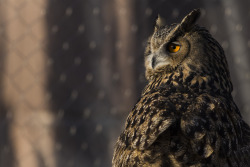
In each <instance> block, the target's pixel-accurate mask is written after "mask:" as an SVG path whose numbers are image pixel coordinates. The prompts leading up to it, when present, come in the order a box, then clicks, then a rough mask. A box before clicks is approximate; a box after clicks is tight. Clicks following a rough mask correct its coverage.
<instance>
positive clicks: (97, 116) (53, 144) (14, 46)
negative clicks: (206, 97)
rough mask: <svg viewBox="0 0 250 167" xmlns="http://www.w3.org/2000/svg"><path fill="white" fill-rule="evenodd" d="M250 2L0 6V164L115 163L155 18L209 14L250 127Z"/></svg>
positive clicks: (37, 0) (1, 0)
mask: <svg viewBox="0 0 250 167" xmlns="http://www.w3.org/2000/svg"><path fill="white" fill-rule="evenodd" d="M249 6H250V1H248V0H241V1H240V2H239V1H236V0H221V1H220V0H210V1H206V0H200V1H197V0H175V1H170V0H47V1H45V0H19V1H15V0H0V35H1V38H0V69H1V71H0V93H1V94H0V109H1V110H0V167H45V166H47V167H83V166H87V167H88V166H90V167H92V166H96V167H97V166H102V167H106V166H110V165H111V158H112V153H113V146H114V143H115V141H116V139H117V137H118V135H119V133H120V132H121V129H122V127H123V125H124V122H125V119H126V116H127V115H128V113H129V111H130V109H131V108H132V107H133V105H134V104H135V103H136V101H137V99H138V98H139V96H140V93H141V91H142V89H143V87H144V86H145V84H146V80H145V78H144V62H143V52H144V47H145V42H146V40H147V38H148V36H149V35H150V33H152V31H153V27H154V23H155V19H156V18H157V15H158V14H161V15H162V16H163V17H165V18H166V21H167V23H168V24H171V23H174V22H179V21H181V19H182V18H183V16H185V15H186V14H187V13H188V12H190V11H191V10H192V9H194V8H202V17H201V18H200V20H199V21H198V23H199V24H200V25H202V26H205V27H206V28H207V29H208V30H209V31H210V32H211V33H212V34H213V36H214V37H215V38H216V39H217V40H218V41H219V43H220V44H221V45H222V46H223V48H224V49H225V52H226V56H227V59H228V62H229V66H230V71H231V77H232V81H233V84H234V91H233V96H234V99H235V101H236V102H237V104H238V106H239V108H240V110H241V112H242V115H243V116H244V119H245V120H246V121H247V122H250V67H249V64H250V55H249V54H248V52H249V51H250V33H249V29H250V24H249V20H250V12H249V11H250V10H249Z"/></svg>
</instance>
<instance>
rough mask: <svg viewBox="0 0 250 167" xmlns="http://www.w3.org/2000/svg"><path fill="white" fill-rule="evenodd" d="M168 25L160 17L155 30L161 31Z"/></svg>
mask: <svg viewBox="0 0 250 167" xmlns="http://www.w3.org/2000/svg"><path fill="white" fill-rule="evenodd" d="M165 25H166V21H165V19H164V18H162V17H161V16H160V15H158V18H157V20H156V25H155V30H157V29H159V28H160V27H163V26H165Z"/></svg>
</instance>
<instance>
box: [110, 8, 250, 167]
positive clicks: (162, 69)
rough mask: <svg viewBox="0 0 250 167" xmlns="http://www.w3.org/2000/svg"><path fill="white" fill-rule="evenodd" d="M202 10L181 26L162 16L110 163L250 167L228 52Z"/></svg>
mask: <svg viewBox="0 0 250 167" xmlns="http://www.w3.org/2000/svg"><path fill="white" fill-rule="evenodd" d="M199 16H200V10H199V9H196V10H193V11H192V12H191V13H189V14H188V15H187V16H186V17H185V18H184V19H183V20H182V21H181V23H179V24H173V25H170V26H167V25H165V24H164V23H163V21H162V19H161V18H160V17H159V18H158V19H157V21H156V26H155V30H154V33H153V35H152V36H151V37H150V39H149V41H148V45H147V48H146V52H145V67H146V78H147V80H148V85H147V86H146V87H145V89H144V91H143V93H142V95H141V98H140V100H139V101H138V102H137V104H136V105H135V106H134V108H133V109H132V111H131V112H130V114H129V116H128V118H127V121H126V124H125V129H124V131H123V132H122V133H121V135H120V137H119V139H118V141H117V143H116V146H115V151H114V157H113V160H112V164H113V167H127V166H157V167H158V166H159V167H163V166H178V167H181V166H250V151H249V150H250V149H249V143H250V128H249V126H248V125H247V124H246V123H245V122H244V121H243V120H242V117H241V114H240V112H239V109H238V108H237V106H236V104H235V103H234V100H233V98H232V95H231V92H232V90H233V87H232V83H231V80H230V74H229V71H228V65H227V61H226V57H225V55H224V51H223V49H222V47H221V46H220V44H219V43H218V42H217V41H216V40H215V39H214V38H213V37H212V36H211V34H210V33H209V32H208V31H207V30H206V29H205V28H203V27H200V26H198V25H196V24H195V23H196V20H197V19H198V18H199Z"/></svg>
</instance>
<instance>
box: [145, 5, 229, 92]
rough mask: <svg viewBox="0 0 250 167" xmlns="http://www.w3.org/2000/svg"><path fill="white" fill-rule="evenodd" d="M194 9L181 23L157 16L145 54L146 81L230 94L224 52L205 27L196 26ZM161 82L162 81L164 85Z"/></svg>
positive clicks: (197, 10) (196, 13)
mask: <svg viewBox="0 0 250 167" xmlns="http://www.w3.org/2000/svg"><path fill="white" fill-rule="evenodd" d="M200 14H201V12H200V10H199V9H195V10H193V11H192V12H190V13H189V14H188V15H187V16H185V17H184V18H183V20H182V21H181V22H180V23H179V24H173V25H170V26H167V25H165V23H164V21H163V19H162V18H161V17H158V19H157V21H156V26H155V30H154V33H153V35H152V36H151V37H150V39H149V41H148V45H147V48H146V52H145V67H146V78H147V79H148V80H149V81H152V80H154V79H157V78H163V81H164V79H166V80H168V79H169V76H171V79H172V80H173V81H172V84H175V85H178V84H182V85H187V86H190V87H192V86H193V87H196V88H199V89H213V90H214V91H218V90H220V91H223V92H231V91H232V84H231V81H230V74H229V71H228V65H227V61H226V57H225V55H224V51H223V49H222V47H221V46H220V44H219V43H218V42H217V41H216V40H215V39H214V38H213V37H212V36H211V34H210V33H209V32H208V31H207V30H206V29H205V28H203V27H200V26H198V25H196V24H195V23H196V21H197V19H198V18H199V16H200ZM163 81H162V82H163Z"/></svg>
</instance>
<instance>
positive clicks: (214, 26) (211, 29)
mask: <svg viewBox="0 0 250 167" xmlns="http://www.w3.org/2000/svg"><path fill="white" fill-rule="evenodd" d="M217 30H218V27H217V25H215V24H213V25H212V26H211V27H210V32H211V34H216V32H217Z"/></svg>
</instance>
